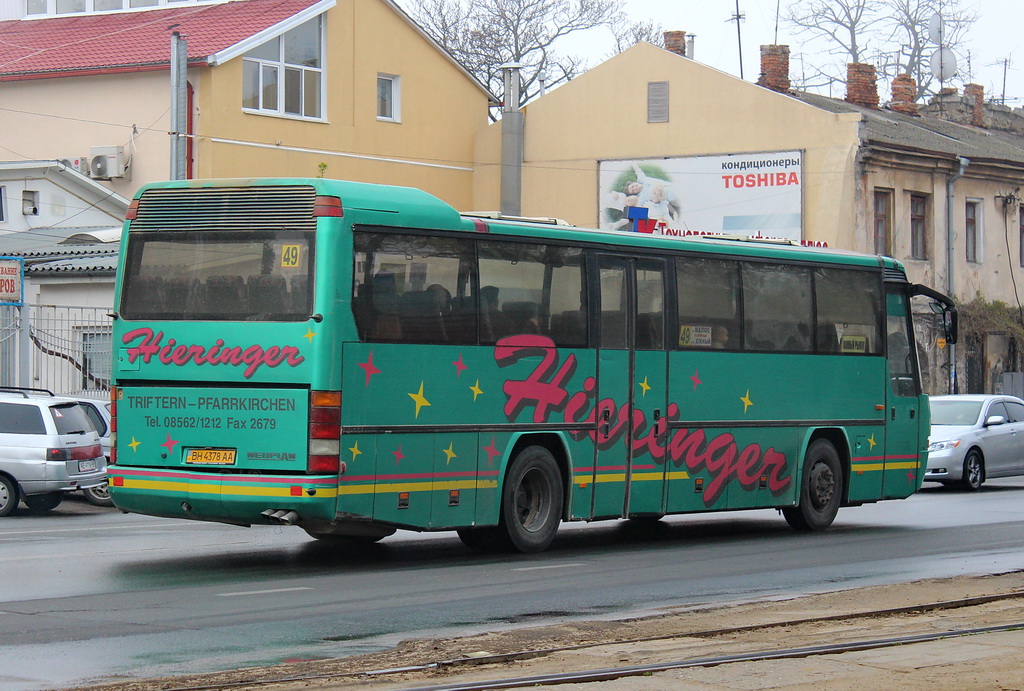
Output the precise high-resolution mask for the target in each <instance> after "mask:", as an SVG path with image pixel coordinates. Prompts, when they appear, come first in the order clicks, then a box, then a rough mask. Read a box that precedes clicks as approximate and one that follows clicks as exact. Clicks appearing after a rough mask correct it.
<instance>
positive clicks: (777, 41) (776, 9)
mask: <svg viewBox="0 0 1024 691" xmlns="http://www.w3.org/2000/svg"><path fill="white" fill-rule="evenodd" d="M781 4H782V0H775V39H774V41H773V43H774V44H775V45H779V9H780V5H781Z"/></svg>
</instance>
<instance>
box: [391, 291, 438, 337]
mask: <svg viewBox="0 0 1024 691" xmlns="http://www.w3.org/2000/svg"><path fill="white" fill-rule="evenodd" d="M399 309H400V312H399V313H400V315H401V324H402V333H403V335H404V338H405V340H407V341H410V342H414V343H447V341H448V336H447V334H446V331H445V323H444V315H443V314H442V304H441V296H440V295H439V294H438V293H435V292H434V291H431V290H419V291H410V292H408V293H404V294H403V295H402V299H401V302H400V304H399Z"/></svg>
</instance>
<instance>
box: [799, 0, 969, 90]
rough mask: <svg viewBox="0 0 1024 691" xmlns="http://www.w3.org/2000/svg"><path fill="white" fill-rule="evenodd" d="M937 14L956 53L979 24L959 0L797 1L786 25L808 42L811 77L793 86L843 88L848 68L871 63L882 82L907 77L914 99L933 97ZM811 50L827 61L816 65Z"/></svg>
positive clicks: (816, 62) (946, 42) (806, 53)
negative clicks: (931, 29) (931, 31)
mask: <svg viewBox="0 0 1024 691" xmlns="http://www.w3.org/2000/svg"><path fill="white" fill-rule="evenodd" d="M940 10H941V15H942V17H943V19H944V23H945V27H946V38H945V40H944V43H945V47H947V48H950V49H951V50H953V51H954V52H956V51H957V50H958V48H959V46H961V45H962V44H963V38H964V36H965V34H966V32H967V30H968V29H969V28H970V27H971V25H972V24H973V23H974V22H975V21H976V20H977V14H976V13H974V12H971V11H967V10H964V9H962V8H961V7H960V0H795V2H792V3H791V4H790V5H789V7H788V8H787V10H786V21H787V22H788V23H789V24H790V25H791V26H793V27H794V28H795V29H796V32H797V33H798V34H805V35H808V36H809V37H810V41H809V43H808V45H807V46H805V47H804V50H803V52H804V59H805V62H807V63H809V64H808V65H807V67H808V70H809V73H810V74H809V76H808V77H807V78H806V80H805V81H804V82H803V83H801V82H800V81H799V80H795V81H796V83H797V84H798V88H804V89H807V88H814V87H819V86H822V85H830V86H831V85H833V84H839V83H845V82H846V63H850V62H872V63H874V64H875V66H876V67H877V68H878V70H879V73H880V76H881V77H882V78H883V79H884V80H886V81H891V80H892V79H894V78H895V77H896V76H898V75H899V74H904V73H905V74H909V75H910V76H912V77H913V78H914V80H915V81H916V82H917V85H918V97H924V96H927V95H930V94H932V93H934V91H933V88H934V83H933V82H934V79H933V77H932V75H931V72H930V69H929V68H930V64H929V59H930V57H931V54H932V53H933V52H934V51H935V50H936V49H937V48H938V46H937V45H935V44H934V43H930V42H929V38H928V22H929V19H930V18H931V16H932V15H933V14H935V13H936V12H940ZM815 47H820V48H821V49H822V50H821V52H822V53H823V54H826V55H827V56H828V58H826V59H824V60H820V59H815V58H814V57H813V52H814V50H815Z"/></svg>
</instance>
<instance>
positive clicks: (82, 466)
mask: <svg viewBox="0 0 1024 691" xmlns="http://www.w3.org/2000/svg"><path fill="white" fill-rule="evenodd" d="M90 470H96V459H95V458H93V459H92V460H89V461H79V462H78V472H80V473H87V472H89V471H90Z"/></svg>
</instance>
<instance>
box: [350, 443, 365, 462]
mask: <svg viewBox="0 0 1024 691" xmlns="http://www.w3.org/2000/svg"><path fill="white" fill-rule="evenodd" d="M349 451H351V452H352V460H353V461H354V460H356V456H358V455H360V454H362V453H363V452H362V451H360V450H359V442H358V441H357V442H356V445H355V446H353V447H351V448H350V449H349Z"/></svg>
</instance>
